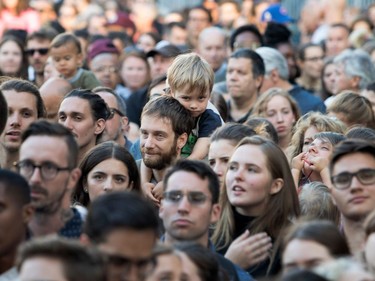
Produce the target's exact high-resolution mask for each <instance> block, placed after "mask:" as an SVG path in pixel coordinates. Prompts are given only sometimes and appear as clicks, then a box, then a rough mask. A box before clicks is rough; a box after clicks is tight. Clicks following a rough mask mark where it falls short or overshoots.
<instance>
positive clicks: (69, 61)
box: [50, 43, 83, 79]
mask: <svg viewBox="0 0 375 281" xmlns="http://www.w3.org/2000/svg"><path fill="white" fill-rule="evenodd" d="M50 56H51V57H52V62H53V64H54V66H55V68H56V69H57V71H58V72H59V73H60V74H61V75H63V76H64V78H65V79H69V78H72V77H73V76H74V75H75V74H76V73H77V70H78V68H79V67H80V66H81V65H82V58H83V56H82V54H81V53H78V50H77V47H76V46H75V45H74V44H73V43H67V44H64V45H62V46H60V47H58V48H51V50H50Z"/></svg>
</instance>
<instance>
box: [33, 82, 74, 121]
mask: <svg viewBox="0 0 375 281" xmlns="http://www.w3.org/2000/svg"><path fill="white" fill-rule="evenodd" d="M72 89H73V88H72V86H71V85H70V83H69V82H68V81H66V80H65V79H62V78H59V77H52V78H50V79H48V80H47V81H46V82H44V84H43V85H42V86H41V87H40V89H39V91H40V95H41V96H42V99H43V102H44V105H45V107H46V110H47V119H48V120H50V121H57V112H58V111H59V107H60V103H61V101H62V100H63V98H64V96H65V95H66V94H67V93H69V92H70V91H71V90H72Z"/></svg>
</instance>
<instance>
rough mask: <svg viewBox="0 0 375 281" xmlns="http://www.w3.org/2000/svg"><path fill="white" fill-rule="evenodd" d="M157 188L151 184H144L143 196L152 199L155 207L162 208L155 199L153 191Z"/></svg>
mask: <svg viewBox="0 0 375 281" xmlns="http://www.w3.org/2000/svg"><path fill="white" fill-rule="evenodd" d="M154 188H155V185H154V184H153V183H150V182H146V183H144V184H142V190H143V194H144V195H145V196H146V197H147V198H148V199H150V200H151V201H152V202H153V203H154V204H155V205H157V206H160V201H159V200H158V199H156V198H155V197H154V195H153V194H152V190H153V189H154Z"/></svg>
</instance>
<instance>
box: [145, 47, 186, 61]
mask: <svg viewBox="0 0 375 281" xmlns="http://www.w3.org/2000/svg"><path fill="white" fill-rule="evenodd" d="M179 54H181V50H180V49H179V48H178V47H176V46H175V45H173V44H167V45H161V46H159V47H158V46H156V47H155V48H154V49H152V50H151V51H149V52H148V53H147V57H154V56H155V55H161V56H162V57H165V58H174V57H177V56H178V55H179Z"/></svg>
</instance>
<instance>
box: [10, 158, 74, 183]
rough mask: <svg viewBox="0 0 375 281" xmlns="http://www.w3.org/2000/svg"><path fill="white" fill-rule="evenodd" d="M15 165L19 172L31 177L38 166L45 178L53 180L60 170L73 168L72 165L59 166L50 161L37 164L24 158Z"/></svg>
mask: <svg viewBox="0 0 375 281" xmlns="http://www.w3.org/2000/svg"><path fill="white" fill-rule="evenodd" d="M15 166H16V167H17V169H18V172H19V173H20V174H21V175H23V176H24V177H26V178H30V177H31V176H32V175H33V174H34V171H35V168H38V169H39V171H40V174H41V175H42V178H43V179H44V180H52V179H53V178H54V177H56V175H57V174H58V173H59V172H61V171H70V170H71V168H70V167H59V166H57V165H56V164H54V163H52V162H49V161H47V162H43V163H42V164H40V165H36V164H35V163H34V162H32V161H30V160H22V161H20V162H18V163H15Z"/></svg>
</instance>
